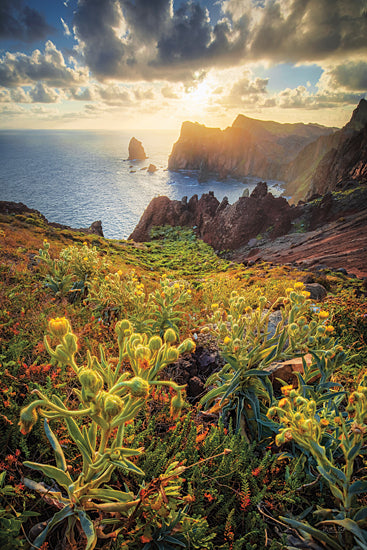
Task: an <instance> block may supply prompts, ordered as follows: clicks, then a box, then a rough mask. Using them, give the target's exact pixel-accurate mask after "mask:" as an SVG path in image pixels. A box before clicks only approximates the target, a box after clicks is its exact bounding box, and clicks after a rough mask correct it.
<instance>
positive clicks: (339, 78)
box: [322, 61, 367, 92]
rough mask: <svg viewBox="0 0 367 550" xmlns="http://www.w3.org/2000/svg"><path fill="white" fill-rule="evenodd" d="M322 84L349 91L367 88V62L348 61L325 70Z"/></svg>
mask: <svg viewBox="0 0 367 550" xmlns="http://www.w3.org/2000/svg"><path fill="white" fill-rule="evenodd" d="M322 83H323V85H326V86H327V87H329V88H333V89H338V88H343V89H344V90H349V91H360V92H361V91H366V90H367V62H365V61H355V62H353V61H349V62H346V63H342V64H340V65H336V66H334V67H332V68H329V69H328V70H326V71H325V73H324V75H323V78H322Z"/></svg>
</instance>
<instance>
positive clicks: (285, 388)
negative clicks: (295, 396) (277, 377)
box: [280, 384, 293, 397]
mask: <svg viewBox="0 0 367 550" xmlns="http://www.w3.org/2000/svg"><path fill="white" fill-rule="evenodd" d="M292 390H293V385H292V384H290V385H289V386H282V387H281V388H280V391H281V392H282V394H283V395H285V396H286V397H287V396H288V395H289V393H290V392H291V391H292Z"/></svg>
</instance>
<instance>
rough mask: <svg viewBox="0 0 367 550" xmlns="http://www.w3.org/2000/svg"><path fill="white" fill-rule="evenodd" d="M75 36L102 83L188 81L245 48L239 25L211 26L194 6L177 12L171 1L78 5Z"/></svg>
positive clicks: (84, 0) (85, 0) (88, 0)
mask: <svg viewBox="0 0 367 550" xmlns="http://www.w3.org/2000/svg"><path fill="white" fill-rule="evenodd" d="M74 32H75V35H76V38H77V40H78V42H79V46H78V50H79V51H80V52H81V54H82V55H83V57H84V60H85V62H86V63H87V65H88V67H89V68H90V69H91V71H92V72H93V74H94V75H95V76H96V77H97V78H98V79H99V80H107V79H119V78H125V79H130V80H140V79H142V78H144V79H147V80H153V79H162V78H166V79H167V80H172V81H174V80H176V81H177V80H185V79H190V78H192V74H193V72H194V71H195V70H196V69H200V68H205V67H210V66H211V65H216V64H218V65H219V64H222V65H224V64H225V63H226V61H227V60H228V57H231V56H235V55H236V54H237V55H238V54H239V52H240V51H241V49H243V45H244V37H243V35H242V34H241V33H240V32H239V27H238V23H236V24H235V25H234V26H232V25H231V23H230V21H229V19H227V18H223V19H222V20H220V21H219V22H217V23H216V24H215V25H213V24H212V23H211V21H210V18H209V12H208V10H207V9H206V8H203V7H201V5H200V3H199V2H196V1H194V0H193V1H188V2H185V3H183V4H181V5H180V6H179V7H178V8H177V9H176V11H174V9H173V2H172V0H135V1H134V2H133V1H132V0H99V1H98V2H97V1H96V0H80V1H79V4H78V8H77V10H76V13H75V18H74ZM237 61H238V60H237ZM237 61H236V63H237Z"/></svg>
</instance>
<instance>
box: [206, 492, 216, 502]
mask: <svg viewBox="0 0 367 550" xmlns="http://www.w3.org/2000/svg"><path fill="white" fill-rule="evenodd" d="M204 497H205V498H207V499H208V500H209V502H212V500H215V497H213V495H211V494H210V493H204Z"/></svg>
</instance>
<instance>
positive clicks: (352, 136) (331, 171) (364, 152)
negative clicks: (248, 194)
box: [281, 99, 367, 201]
mask: <svg viewBox="0 0 367 550" xmlns="http://www.w3.org/2000/svg"><path fill="white" fill-rule="evenodd" d="M281 179H283V180H284V181H286V182H287V193H288V194H289V195H291V196H292V198H293V201H297V199H300V198H309V197H311V196H312V195H314V194H320V195H324V194H325V193H327V192H328V191H332V190H335V189H337V188H338V187H342V186H345V185H348V184H349V183H351V182H358V183H364V182H365V181H367V101H366V100H365V99H361V101H360V102H359V105H358V107H357V108H356V109H355V110H354V111H353V114H352V117H351V119H350V121H349V122H348V123H347V124H346V125H345V126H344V127H343V128H342V129H341V130H338V131H337V132H335V133H333V134H332V135H330V136H322V137H320V138H318V139H317V140H316V141H314V142H313V143H311V144H310V145H308V146H307V147H305V148H304V149H303V150H302V151H301V152H300V153H299V154H298V156H297V157H296V158H295V160H294V161H292V162H291V163H290V164H288V166H287V167H286V168H285V170H284V174H283V178H281Z"/></svg>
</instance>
